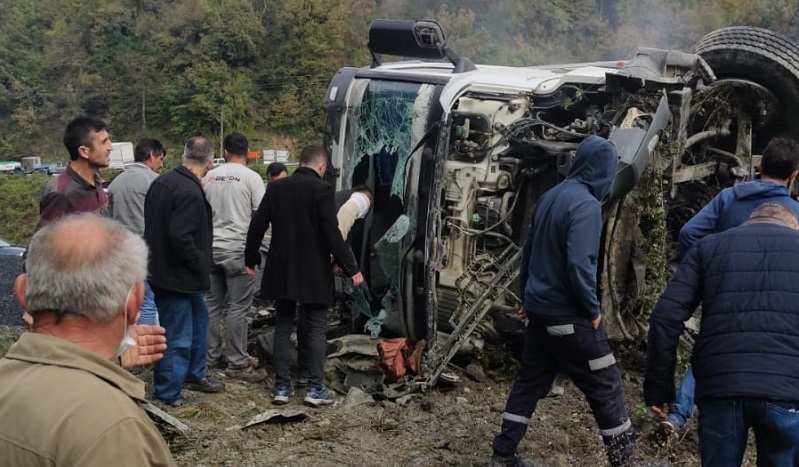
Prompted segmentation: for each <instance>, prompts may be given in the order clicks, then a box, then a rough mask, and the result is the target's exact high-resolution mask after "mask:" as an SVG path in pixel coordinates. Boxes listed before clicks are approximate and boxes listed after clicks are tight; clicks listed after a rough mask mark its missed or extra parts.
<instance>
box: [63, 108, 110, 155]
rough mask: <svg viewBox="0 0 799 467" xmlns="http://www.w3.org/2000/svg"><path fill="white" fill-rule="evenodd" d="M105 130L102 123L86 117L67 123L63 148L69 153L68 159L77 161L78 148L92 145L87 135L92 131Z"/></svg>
mask: <svg viewBox="0 0 799 467" xmlns="http://www.w3.org/2000/svg"><path fill="white" fill-rule="evenodd" d="M105 129H106V125H105V122H104V121H102V120H100V119H99V118H94V117H89V116H86V115H83V116H80V117H77V118H75V119H74V120H72V121H71V122H69V123H67V128H66V129H65V130H64V146H66V148H67V151H69V159H70V160H73V161H76V160H78V157H80V153H79V152H78V148H80V147H81V146H89V145H90V144H92V140H91V139H90V138H89V134H90V133H91V132H92V131H95V132H96V131H102V130H105Z"/></svg>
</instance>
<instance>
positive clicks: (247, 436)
mask: <svg viewBox="0 0 799 467" xmlns="http://www.w3.org/2000/svg"><path fill="white" fill-rule="evenodd" d="M20 332H21V329H20V328H18V327H7V326H0V354H2V353H4V351H5V349H6V348H7V346H8V345H10V343H11V342H13V340H14V339H15V338H16V337H17V336H18V335H19V333H20ZM492 352H493V354H492ZM502 352H503V349H486V350H484V351H483V352H482V353H481V354H480V355H478V356H476V357H475V358H473V360H472V362H471V366H470V368H471V369H472V371H471V372H470V374H471V375H472V376H470V375H467V374H466V373H465V372H462V371H460V370H457V369H453V370H452V372H453V373H455V374H457V375H459V376H460V382H459V383H457V384H455V385H451V386H447V387H443V386H442V387H438V388H436V389H434V390H432V391H429V392H427V393H423V394H415V395H413V396H412V397H411V398H410V400H409V401H404V402H405V405H401V404H398V403H396V402H391V401H388V400H381V401H377V400H375V401H372V402H369V403H367V404H364V405H357V406H354V407H349V406H348V403H347V397H346V395H342V394H337V400H336V403H335V404H334V405H332V406H329V407H324V408H319V409H313V408H309V407H305V406H303V405H302V391H298V392H297V393H296V394H295V395H294V396H292V399H291V401H290V403H289V404H288V405H287V406H282V407H276V406H273V405H271V403H270V395H269V391H270V390H271V387H272V384H271V378H270V379H268V380H267V381H266V382H264V383H258V384H252V383H246V382H241V381H236V380H231V379H229V378H225V376H224V373H223V372H222V371H220V370H212V372H211V375H212V376H213V377H216V378H218V379H220V380H222V381H224V382H225V384H226V390H225V391H224V392H222V393H219V394H199V393H197V394H190V395H192V396H197V397H198V398H199V399H200V401H201V403H200V406H199V407H183V408H178V409H169V410H168V412H169V413H170V414H171V415H173V416H174V417H176V418H178V419H179V420H180V421H181V422H183V423H184V424H185V425H187V426H188V427H189V431H188V432H187V433H185V434H179V433H178V432H177V431H176V430H174V429H170V428H167V427H165V426H162V433H164V435H165V438H166V440H167V442H168V443H169V447H170V450H171V451H172V453H173V455H174V457H175V459H176V461H177V464H178V465H179V466H185V467H189V466H192V467H194V466H208V467H211V466H262V465H274V466H292V467H302V466H309V467H310V466H314V467H316V466H325V467H327V466H330V467H336V466H481V465H485V463H486V460H487V458H488V455H489V453H490V444H491V440H492V438H493V436H494V434H495V433H496V431H497V429H498V427H499V423H500V416H501V413H502V410H503V408H504V403H505V399H506V397H507V394H508V391H509V389H510V385H511V383H512V376H513V374H514V371H515V369H516V367H515V362H514V360H513V359H512V358H508V357H507V355H502ZM616 354H617V357H618V359H619V361H620V363H621V366H622V372H623V375H624V378H623V379H624V385H625V391H626V397H627V401H628V409H629V410H630V414H631V417H632V419H633V423H634V424H635V426H636V427H637V429H638V431H639V435H640V437H639V451H640V452H641V453H642V455H643V457H644V458H645V459H650V460H656V459H660V460H665V459H669V460H670V461H671V462H672V465H674V466H698V465H699V458H698V454H697V437H696V429H695V421H692V422H691V424H690V425H689V427H688V429H687V431H686V432H685V434H684V435H683V436H682V437H680V438H678V439H674V440H672V442H670V443H668V444H667V445H663V444H660V443H657V442H656V441H655V440H654V439H653V433H654V428H655V427H654V425H653V424H652V421H651V417H650V416H649V412H648V410H647V409H646V408H645V407H644V405H643V402H642V400H641V394H642V390H641V384H642V376H641V371H642V369H643V361H644V360H643V358H644V355H643V353H642V352H640V351H638V350H631V349H627V348H617V349H616ZM498 355H499V356H498ZM475 368H476V369H477V370H478V371H477V372H476V373H477V374H478V377H477V378H475V377H474V373H475V371H474V369H475ZM480 369H482V370H483V372H484V375H485V378H484V379H483V378H481V377H479V376H480V375H479V373H480V371H479V370H480ZM267 370H269V368H267ZM139 377H140V378H142V379H143V380H145V381H146V382H148V383H149V381H150V380H151V378H152V372H151V370H149V369H144V370H143V371H140V372H139ZM556 385H559V386H562V387H563V388H564V394H563V395H561V396H558V397H549V398H546V399H544V400H542V401H541V403H540V404H539V406H538V409H537V410H536V413H535V414H534V415H533V423H532V424H531V426H530V429H529V431H528V433H527V436H526V437H525V440H524V441H523V442H522V445H521V446H520V452H521V453H523V454H524V455H526V456H530V457H532V458H534V459H536V460H538V461H539V462H541V465H544V466H586V465H590V466H605V465H607V461H606V460H605V456H604V450H603V446H602V441H601V439H600V437H599V434H598V432H597V430H596V428H595V425H594V421H593V418H592V417H591V413H590V411H589V408H588V405H587V403H586V402H585V400H584V399H583V397H582V394H581V393H580V392H579V391H578V390H577V388H576V387H575V386H574V385H573V384H572V383H571V382H570V381H567V380H564V379H558V380H557V381H556ZM275 409H278V410H280V411H291V410H295V411H301V412H303V413H305V414H307V416H308V417H307V419H305V420H301V421H283V422H274V423H273V422H271V421H270V422H265V423H261V424H257V425H254V426H251V427H249V428H244V429H241V428H239V427H240V426H241V425H243V424H245V423H246V422H247V421H249V420H250V419H251V418H253V417H254V416H256V415H258V414H260V413H262V412H265V411H268V410H275ZM752 458H753V455H752V449H751V448H750V449H749V451H748V457H747V461H746V462H745V463H744V466H750V465H751V466H753V465H754V462H753V461H752Z"/></svg>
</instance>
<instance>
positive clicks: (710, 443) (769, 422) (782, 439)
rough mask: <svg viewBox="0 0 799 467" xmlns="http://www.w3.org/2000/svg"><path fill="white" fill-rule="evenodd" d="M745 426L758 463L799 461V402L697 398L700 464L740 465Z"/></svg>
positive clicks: (705, 465) (791, 462)
mask: <svg viewBox="0 0 799 467" xmlns="http://www.w3.org/2000/svg"><path fill="white" fill-rule="evenodd" d="M749 428H752V429H753V430H754V432H755V445H756V446H757V465H758V466H783V465H799V402H777V401H768V400H765V399H753V398H748V397H739V398H729V399H708V400H702V401H700V402H699V453H700V455H701V457H702V466H703V467H715V466H719V467H727V466H731V465H741V462H742V461H743V456H744V451H745V450H746V441H747V437H748V435H749Z"/></svg>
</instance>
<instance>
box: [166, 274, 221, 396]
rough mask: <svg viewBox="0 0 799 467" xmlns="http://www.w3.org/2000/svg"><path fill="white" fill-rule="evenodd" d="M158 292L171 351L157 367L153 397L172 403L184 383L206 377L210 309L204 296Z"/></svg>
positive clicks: (167, 352)
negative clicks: (206, 349)
mask: <svg viewBox="0 0 799 467" xmlns="http://www.w3.org/2000/svg"><path fill="white" fill-rule="evenodd" d="M154 292H155V304H156V306H157V307H158V315H159V317H160V320H161V326H163V327H164V329H166V344H167V348H166V351H165V352H164V358H162V359H161V360H160V361H159V362H157V363H156V364H155V368H154V372H153V373H154V374H153V383H154V384H153V386H154V390H153V396H154V397H155V398H156V399H161V400H164V401H168V402H169V401H174V400H176V399H178V398H180V392H181V390H182V389H183V383H185V382H186V381H199V380H201V379H203V378H205V346H206V338H207V336H208V307H207V306H206V304H205V297H204V296H203V294H201V293H195V294H181V293H173V292H167V291H161V290H158V289H155V290H154Z"/></svg>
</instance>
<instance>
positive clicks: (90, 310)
mask: <svg viewBox="0 0 799 467" xmlns="http://www.w3.org/2000/svg"><path fill="white" fill-rule="evenodd" d="M25 266H26V270H27V287H26V291H25V301H26V302H27V307H28V310H29V312H30V313H31V314H34V313H36V312H38V311H55V312H56V313H73V314H79V315H83V316H86V317H87V318H89V319H90V320H92V321H97V322H101V323H104V322H107V321H110V320H111V319H112V318H114V317H115V316H116V315H118V314H119V313H121V312H122V309H123V306H124V305H125V303H126V299H127V297H128V292H129V291H130V289H131V288H132V287H133V286H134V285H135V284H137V283H140V282H143V281H144V280H145V279H146V277H147V246H146V245H145V243H144V240H142V239H141V238H140V237H138V236H137V235H135V234H133V233H131V232H130V231H128V230H127V229H126V228H125V227H124V226H122V224H120V223H118V222H116V221H113V220H111V219H108V218H104V217H99V216H96V215H93V214H79V215H73V216H67V217H64V218H62V219H61V220H59V221H57V222H55V223H52V224H49V225H47V226H45V227H44V228H42V229H41V230H39V231H38V232H36V234H35V235H34V236H33V239H32V240H31V243H30V246H29V248H28V256H27V259H26V261H25Z"/></svg>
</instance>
